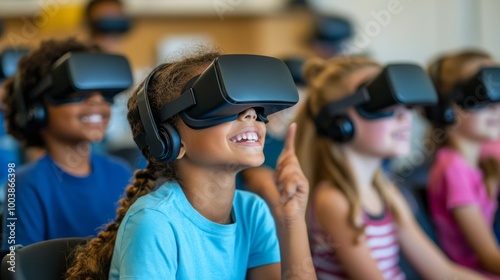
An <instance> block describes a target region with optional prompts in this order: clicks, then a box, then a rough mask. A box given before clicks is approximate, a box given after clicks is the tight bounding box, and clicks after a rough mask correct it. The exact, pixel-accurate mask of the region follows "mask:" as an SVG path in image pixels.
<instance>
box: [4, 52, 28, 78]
mask: <svg viewBox="0 0 500 280" xmlns="http://www.w3.org/2000/svg"><path fill="white" fill-rule="evenodd" d="M28 52H29V50H28V49H5V50H4V51H3V52H2V53H1V54H0V82H2V81H3V80H5V79H7V78H9V77H12V76H14V74H15V73H16V70H17V63H18V62H19V60H20V59H21V57H22V56H24V55H26V54H28Z"/></svg>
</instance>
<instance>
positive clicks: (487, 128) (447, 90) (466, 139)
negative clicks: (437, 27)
mask: <svg viewBox="0 0 500 280" xmlns="http://www.w3.org/2000/svg"><path fill="white" fill-rule="evenodd" d="M494 64H495V63H494V61H493V60H492V59H491V57H490V56H489V55H487V54H485V53H482V52H479V51H464V52H460V53H456V54H451V55H448V56H444V57H442V58H441V59H439V60H437V61H436V62H435V63H433V64H432V65H431V67H430V71H429V72H430V74H431V76H432V77H433V80H434V82H435V84H436V89H437V90H438V94H439V97H440V101H441V108H442V109H441V110H436V111H435V112H439V111H440V112H445V111H446V110H448V112H449V113H448V114H451V115H448V116H451V118H443V117H441V116H442V115H444V114H441V113H436V114H434V115H433V116H430V115H428V117H429V118H430V120H431V122H432V123H433V125H434V128H433V130H432V131H431V135H434V136H436V135H440V136H439V137H433V138H434V142H436V147H438V150H437V153H436V155H435V160H434V163H433V165H432V167H431V170H430V173H429V179H428V180H429V181H428V196H429V205H430V211H431V215H432V218H433V220H434V222H435V226H436V231H437V236H438V241H439V243H440V244H441V246H442V248H443V250H444V251H445V252H446V253H447V254H448V256H449V257H450V258H451V259H452V260H453V261H455V262H457V263H458V264H461V265H463V266H467V267H470V268H473V269H476V270H478V271H482V272H483V273H485V275H487V276H488V277H490V278H493V279H496V278H498V279H500V277H498V276H500V249H499V247H498V244H497V242H496V240H495V237H494V235H493V230H492V226H493V218H494V215H495V212H496V209H497V193H498V192H497V188H498V183H499V182H500V181H499V170H500V169H499V166H500V165H498V161H497V160H495V159H494V157H491V156H488V155H485V156H484V157H483V156H481V145H482V144H484V143H485V142H486V141H491V140H496V139H499V138H500V103H485V104H480V105H481V106H479V107H474V108H471V107H468V106H465V105H458V104H461V103H460V98H455V99H451V98H453V97H452V96H453V95H452V94H453V93H454V92H457V91H456V89H457V87H458V86H459V85H460V83H462V82H464V81H467V80H468V79H470V78H471V77H473V76H474V75H475V74H476V73H477V72H478V71H479V70H480V69H481V68H483V67H486V66H492V65H494ZM471 104H472V103H471ZM443 108H444V109H443ZM445 108H448V109H445ZM495 275H496V276H495Z"/></svg>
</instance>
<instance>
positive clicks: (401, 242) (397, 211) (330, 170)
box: [295, 57, 480, 280]
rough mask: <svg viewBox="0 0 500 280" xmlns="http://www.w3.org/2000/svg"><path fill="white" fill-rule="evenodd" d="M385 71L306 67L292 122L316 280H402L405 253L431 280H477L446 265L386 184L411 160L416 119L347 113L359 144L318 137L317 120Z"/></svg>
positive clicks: (348, 64) (365, 63)
mask: <svg viewBox="0 0 500 280" xmlns="http://www.w3.org/2000/svg"><path fill="white" fill-rule="evenodd" d="M380 71H381V67H380V66H379V64H377V63H375V62H374V61H372V60H369V59H366V58H359V57H337V58H332V59H330V60H326V61H324V60H321V59H313V60H310V61H308V62H306V65H305V67H304V73H305V77H306V79H307V82H308V92H307V99H306V100H305V101H304V104H303V106H302V107H300V108H299V111H298V114H297V116H296V118H295V121H296V122H297V137H296V141H295V147H296V151H297V157H298V158H299V161H300V164H301V166H302V168H303V170H304V174H305V175H306V177H307V178H308V179H309V182H310V185H311V188H312V192H311V196H310V201H309V206H308V207H309V213H308V217H309V218H310V220H309V221H308V226H309V230H310V235H309V237H310V242H311V243H310V244H311V250H312V257H313V263H314V266H315V269H316V272H317V276H318V279H370V280H372V279H374V280H377V279H405V274H404V273H403V272H402V271H401V269H400V268H399V266H398V258H399V251H400V249H401V250H402V251H403V253H404V254H405V255H406V257H407V258H408V259H409V261H410V263H411V264H412V265H413V266H414V267H415V268H416V270H417V271H418V272H419V273H420V274H421V275H422V276H423V277H425V278H426V279H478V278H480V276H479V275H478V274H476V273H473V272H471V271H469V270H467V269H464V268H461V267H460V266H457V265H455V264H454V263H453V262H451V261H449V260H448V259H447V258H446V257H445V255H444V254H443V253H442V252H440V251H439V249H438V248H437V247H436V246H435V245H434V244H433V243H432V242H431V241H430V240H429V239H428V238H427V236H426V235H425V233H423V231H422V230H421V229H420V228H419V226H418V224H417V223H416V222H415V220H414V218H413V215H412V213H411V211H410V210H409V207H408V205H407V204H406V202H405V200H404V198H403V197H402V195H401V194H400V192H399V191H398V190H397V188H396V187H395V186H394V185H393V184H392V183H391V182H390V181H389V180H387V178H386V177H385V176H384V174H383V172H382V168H381V164H382V161H383V159H385V158H390V157H394V156H399V155H403V154H406V153H408V152H409V149H410V145H409V140H410V135H409V133H410V128H411V123H412V119H411V111H410V110H409V109H408V108H406V107H405V106H403V105H396V106H391V107H389V108H386V109H384V110H383V111H384V112H385V113H387V114H386V116H385V117H382V118H378V119H374V120H370V119H365V118H364V117H362V116H361V115H360V114H359V113H358V111H357V110H355V109H354V107H353V106H348V107H346V108H345V110H346V111H345V115H346V116H347V117H348V118H349V119H350V120H351V121H352V124H353V126H354V131H355V133H354V136H353V137H352V138H351V139H350V140H346V141H345V142H341V141H340V140H337V139H333V138H330V137H325V136H322V135H320V134H319V133H318V131H317V127H316V125H315V124H314V121H313V120H314V119H316V117H317V116H318V115H319V112H320V111H321V110H322V108H324V107H325V106H328V105H329V104H331V103H332V102H335V101H337V100H340V99H343V98H345V97H347V96H349V95H352V94H354V93H355V92H356V89H358V88H359V86H360V85H362V84H364V83H365V82H367V81H369V80H371V79H373V78H374V77H375V76H376V75H377V74H378V73H379V72H380Z"/></svg>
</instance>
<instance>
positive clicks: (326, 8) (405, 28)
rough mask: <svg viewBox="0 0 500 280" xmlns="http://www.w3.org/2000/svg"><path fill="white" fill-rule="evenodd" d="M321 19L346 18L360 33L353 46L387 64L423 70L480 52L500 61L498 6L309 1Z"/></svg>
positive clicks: (449, 0)
mask: <svg viewBox="0 0 500 280" xmlns="http://www.w3.org/2000/svg"><path fill="white" fill-rule="evenodd" d="M308 2H309V3H310V4H311V6H313V7H314V10H315V11H317V12H319V13H323V14H335V15H345V16H347V17H348V18H350V19H351V20H352V21H353V22H354V24H355V26H356V30H357V36H356V38H354V39H353V40H351V45H353V46H354V47H357V48H355V49H359V50H360V51H361V52H365V53H368V54H371V55H373V57H374V58H375V59H377V60H379V61H381V62H383V63H385V62H389V61H397V60H409V61H414V62H417V63H421V64H425V63H427V62H428V61H429V59H430V58H432V57H434V56H435V55H436V54H438V53H441V52H445V51H449V50H454V49H460V48H464V47H481V48H484V49H486V50H487V51H489V52H491V53H492V54H493V55H495V57H497V58H498V59H500V38H498V35H497V33H498V32H497V30H496V29H497V28H498V26H500V17H498V11H500V1H497V0H481V1H477V0H439V1H436V0H371V1H365V0H351V1H344V0H309V1H308Z"/></svg>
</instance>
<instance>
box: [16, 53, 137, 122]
mask: <svg viewBox="0 0 500 280" xmlns="http://www.w3.org/2000/svg"><path fill="white" fill-rule="evenodd" d="M132 82H133V79H132V72H131V69H130V65H129V63H128V60H127V59H126V58H125V57H124V56H121V55H114V54H104V53H89V52H69V53H67V54H65V55H63V56H62V57H60V58H59V59H58V60H57V61H56V62H54V63H53V65H52V69H51V71H50V72H49V73H48V74H47V75H46V76H45V77H44V78H43V79H42V80H41V81H40V82H39V83H38V84H37V85H36V86H35V87H34V89H33V90H31V91H28V93H27V95H26V97H25V96H24V95H23V92H21V90H20V88H21V87H20V83H21V81H20V77H19V75H16V79H15V82H14V88H15V89H14V90H15V91H16V93H15V95H16V96H17V102H18V107H19V111H20V112H19V114H18V116H17V118H16V119H17V122H18V124H19V125H20V126H22V127H24V126H27V125H29V123H36V124H37V126H41V125H44V124H45V122H46V119H47V116H46V112H45V108H44V106H43V99H45V100H46V101H47V102H49V103H50V104H54V105H60V104H65V103H71V102H78V101H82V100H83V99H84V98H85V97H86V96H88V94H89V93H92V92H100V93H101V94H102V95H103V97H104V98H105V99H106V100H107V101H108V102H112V100H113V97H114V96H115V95H116V94H118V93H120V92H122V91H124V90H126V89H128V88H129V87H130V86H131V85H132ZM42 97H43V98H42ZM25 100H26V101H25ZM27 104H35V105H34V106H32V108H27V109H26V105H27Z"/></svg>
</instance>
